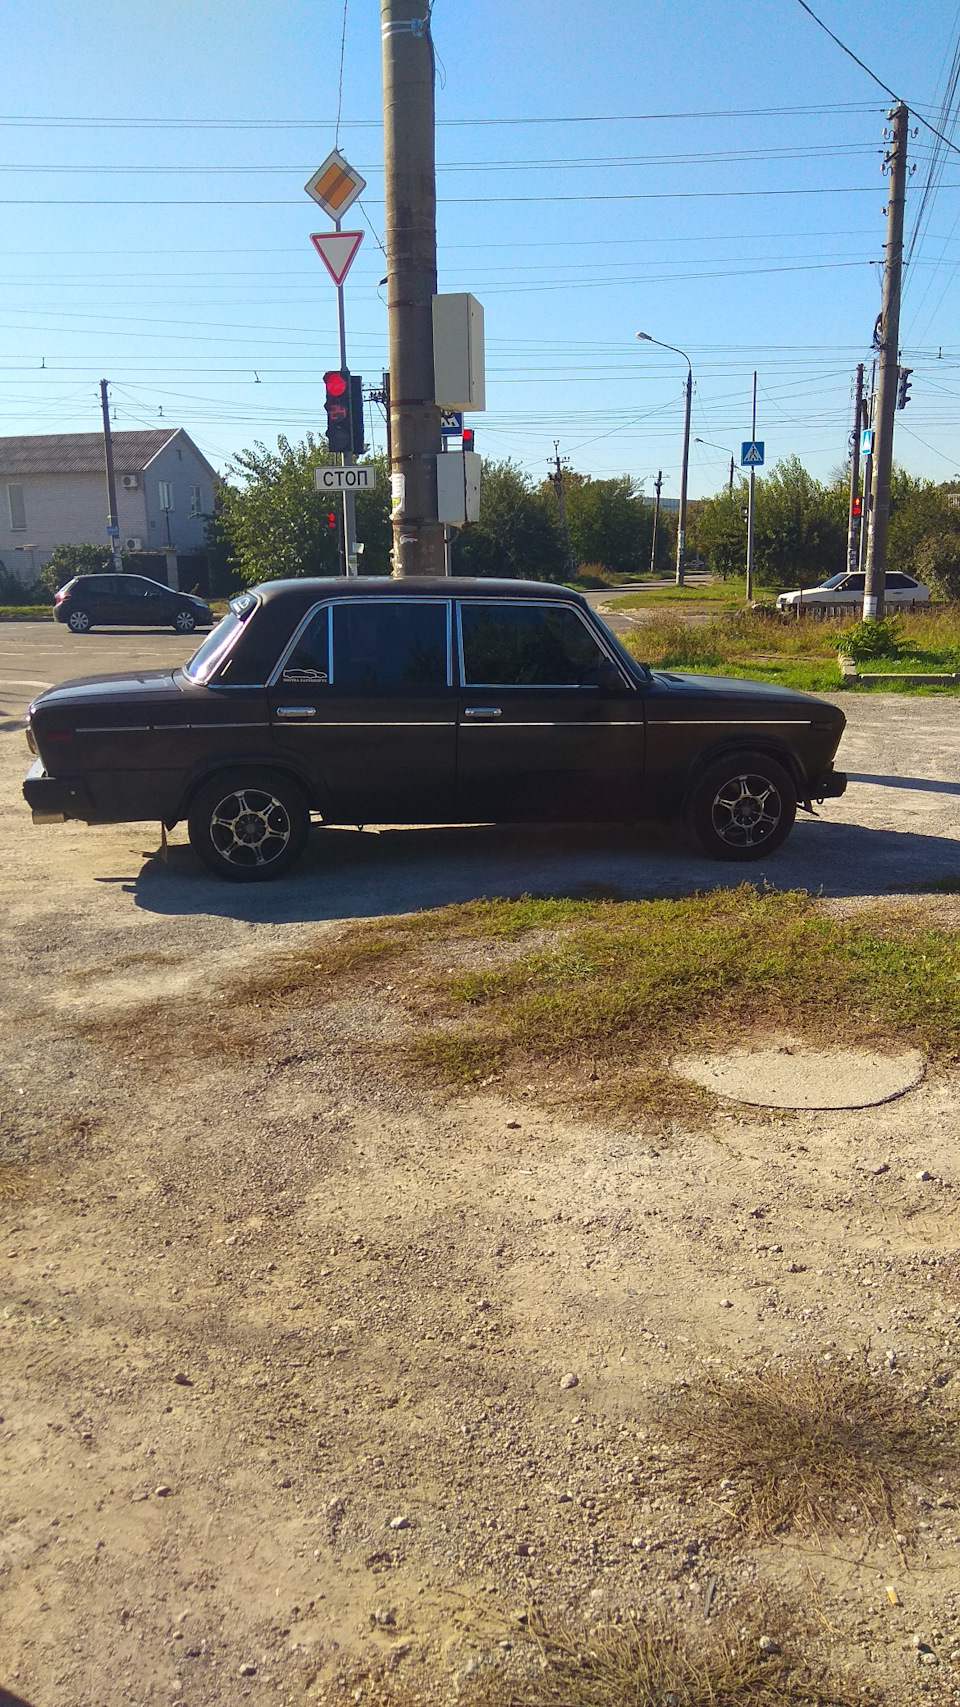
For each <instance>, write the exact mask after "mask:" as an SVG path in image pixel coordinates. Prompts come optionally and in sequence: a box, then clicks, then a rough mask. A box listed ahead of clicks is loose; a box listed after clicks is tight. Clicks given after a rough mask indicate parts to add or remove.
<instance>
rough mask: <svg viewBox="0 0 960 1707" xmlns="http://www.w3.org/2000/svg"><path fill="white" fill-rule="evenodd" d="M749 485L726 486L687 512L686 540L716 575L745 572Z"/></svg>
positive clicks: (697, 501)
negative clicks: (730, 488) (729, 489)
mask: <svg viewBox="0 0 960 1707" xmlns="http://www.w3.org/2000/svg"><path fill="white" fill-rule="evenodd" d="M746 511H747V488H746V485H745V484H744V483H742V482H741V484H740V485H739V486H736V487H735V488H734V490H733V491H732V492H730V491H728V489H727V487H724V489H723V491H722V492H718V493H717V495H716V497H715V498H700V499H697V500H695V502H694V503H693V504H691V505H690V508H689V510H688V511H687V540H688V542H689V545H690V549H691V550H692V551H696V552H698V553H699V555H700V556H701V557H704V558H706V561H707V562H708V564H709V565H710V568H711V569H712V570H713V573H714V574H715V575H722V576H723V579H724V580H726V579H727V577H728V576H730V575H742V574H743V572H744V566H745V564H746V561H747V514H746Z"/></svg>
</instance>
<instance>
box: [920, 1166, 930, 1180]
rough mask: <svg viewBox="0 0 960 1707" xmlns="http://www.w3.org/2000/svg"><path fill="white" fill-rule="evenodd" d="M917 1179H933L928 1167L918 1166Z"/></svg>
mask: <svg viewBox="0 0 960 1707" xmlns="http://www.w3.org/2000/svg"><path fill="white" fill-rule="evenodd" d="M917 1179H918V1180H928V1179H933V1175H932V1173H931V1172H930V1169H929V1168H918V1169H917Z"/></svg>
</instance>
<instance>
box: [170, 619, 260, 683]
mask: <svg viewBox="0 0 960 1707" xmlns="http://www.w3.org/2000/svg"><path fill="white" fill-rule="evenodd" d="M249 614H250V612H249V611H246V612H244V613H241V612H238V611H234V610H232V609H231V610H229V611H228V612H227V614H226V616H225V617H223V618H221V620H220V621H219V622H218V623H217V626H216V628H211V630H210V633H209V634H208V635H207V638H206V640H205V641H204V642H203V645H202V646H200V647H198V649H197V651H196V652H195V653H194V654H193V657H192V658H191V659H190V661H189V663H187V664H186V665H185V666H184V672H183V673H184V675H185V676H186V677H187V680H188V681H191V682H208V681H209V680H210V677H211V676H212V675H213V673H214V671H215V670H218V669H219V668H220V665H221V664H222V663H223V660H224V659H225V658H226V657H227V654H228V653H229V651H230V649H231V647H232V646H233V643H234V641H235V640H236V638H237V636H238V634H239V633H240V631H241V629H242V628H243V624H244V622H245V621H246V618H247V616H249Z"/></svg>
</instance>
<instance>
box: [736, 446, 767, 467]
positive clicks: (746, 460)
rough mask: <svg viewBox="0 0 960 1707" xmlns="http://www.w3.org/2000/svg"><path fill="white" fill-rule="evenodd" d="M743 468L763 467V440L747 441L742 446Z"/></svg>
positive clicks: (741, 459)
mask: <svg viewBox="0 0 960 1707" xmlns="http://www.w3.org/2000/svg"><path fill="white" fill-rule="evenodd" d="M740 467H741V468H762V467H763V440H762V439H746V440H744V442H743V443H742V444H741V446H740Z"/></svg>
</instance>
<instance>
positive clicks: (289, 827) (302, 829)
mask: <svg viewBox="0 0 960 1707" xmlns="http://www.w3.org/2000/svg"><path fill="white" fill-rule="evenodd" d="M189 831H190V843H191V846H192V848H193V850H194V852H195V853H196V855H197V856H198V858H199V859H202V861H203V863H204V865H206V866H207V867H209V869H210V870H211V871H213V872H216V874H217V876H218V877H225V878H227V879H228V880H229V881H230V882H232V883H265V882H268V881H269V880H270V879H271V878H273V877H282V875H283V873H284V872H285V871H289V870H290V867H291V866H292V865H293V864H294V863H295V862H296V861H297V860H298V859H299V858H300V855H301V854H302V853H303V850H304V848H305V847H306V844H307V837H308V835H309V833H310V812H309V808H308V806H307V802H306V800H305V799H304V797H303V795H302V793H301V792H300V789H299V788H298V787H297V784H296V783H295V782H293V781H291V779H290V778H289V777H285V776H279V775H277V774H275V773H274V772H271V771H262V770H254V769H252V768H251V769H250V770H236V771H225V772H224V773H223V774H222V775H221V776H219V777H214V779H213V780H212V782H208V783H206V784H205V785H204V786H203V788H201V789H200V791H199V793H198V794H197V796H196V799H195V800H194V802H193V805H192V806H191V808H190V818H189Z"/></svg>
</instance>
